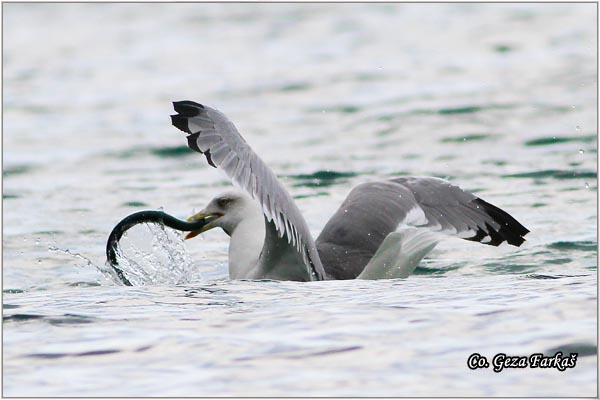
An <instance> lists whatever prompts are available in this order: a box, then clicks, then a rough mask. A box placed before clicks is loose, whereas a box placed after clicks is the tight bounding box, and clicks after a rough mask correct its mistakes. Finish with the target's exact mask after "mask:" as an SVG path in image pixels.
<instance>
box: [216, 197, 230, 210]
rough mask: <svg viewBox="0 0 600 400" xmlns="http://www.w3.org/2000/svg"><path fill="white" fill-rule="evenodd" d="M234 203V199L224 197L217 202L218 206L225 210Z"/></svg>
mask: <svg viewBox="0 0 600 400" xmlns="http://www.w3.org/2000/svg"><path fill="white" fill-rule="evenodd" d="M232 201H233V199H231V198H229V197H222V198H220V199H219V200H217V205H218V206H219V208H223V209H225V208H227V207H228V206H229V204H231V202H232Z"/></svg>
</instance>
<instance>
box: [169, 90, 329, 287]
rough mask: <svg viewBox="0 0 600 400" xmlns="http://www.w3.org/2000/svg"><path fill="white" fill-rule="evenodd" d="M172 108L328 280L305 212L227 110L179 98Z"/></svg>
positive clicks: (201, 147) (313, 271) (192, 138)
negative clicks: (248, 140)
mask: <svg viewBox="0 0 600 400" xmlns="http://www.w3.org/2000/svg"><path fill="white" fill-rule="evenodd" d="M173 106H174V108H175V111H176V112H177V113H178V114H176V115H172V116H171V121H172V123H173V125H174V126H175V127H177V128H178V129H180V130H182V131H184V132H186V133H188V134H189V135H188V137H187V139H188V146H189V147H190V148H191V149H193V150H195V151H197V152H200V153H203V154H204V155H205V156H206V159H207V161H208V163H209V164H210V165H212V166H213V167H215V168H216V167H219V168H221V169H223V170H224V171H225V173H226V174H227V176H229V178H231V180H232V181H233V182H235V183H236V184H238V185H239V186H240V187H241V188H242V189H244V190H246V191H247V192H248V193H250V195H251V196H252V197H253V198H255V199H257V200H258V201H259V203H260V204H261V207H262V210H263V213H264V214H265V218H266V219H267V221H268V222H272V223H273V224H274V226H275V228H276V230H277V233H278V235H279V237H281V238H283V237H284V236H285V237H286V238H287V241H288V244H289V245H290V246H294V248H295V249H296V251H297V252H298V253H299V254H300V255H301V256H302V260H303V262H304V263H305V265H306V267H307V269H308V271H309V274H310V275H312V276H314V277H315V279H317V280H322V279H324V270H323V266H322V264H321V261H320V259H319V255H318V253H317V250H316V246H315V243H314V241H313V239H312V237H311V235H310V231H309V229H308V226H307V224H306V221H305V220H304V218H303V216H302V214H301V213H300V210H298V207H297V206H296V204H295V203H294V201H293V200H292V198H291V196H290V195H289V193H288V192H287V191H286V190H285V188H284V187H283V185H282V184H281V183H280V182H279V180H278V179H277V177H276V176H275V174H274V173H273V172H272V171H271V170H270V169H269V167H268V166H267V165H266V164H265V163H264V162H263V161H262V160H261V159H260V158H259V157H258V155H257V154H256V153H255V152H254V151H253V150H252V148H250V146H249V145H248V143H246V141H245V140H244V138H242V136H241V135H240V134H239V132H238V130H237V129H236V127H235V126H234V125H233V123H232V122H231V121H230V120H229V119H228V118H227V117H226V116H225V115H224V114H223V113H221V112H219V111H217V110H215V109H212V108H210V107H207V106H203V105H201V104H198V103H196V102H193V101H189V100H186V101H178V102H174V103H173ZM270 225H271V224H270V223H269V224H267V228H268V227H269V226H270Z"/></svg>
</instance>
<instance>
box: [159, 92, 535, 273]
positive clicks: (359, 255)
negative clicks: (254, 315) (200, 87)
mask: <svg viewBox="0 0 600 400" xmlns="http://www.w3.org/2000/svg"><path fill="white" fill-rule="evenodd" d="M173 106H174V109H175V112H176V114H175V115H171V122H172V124H173V125H174V126H175V127H176V128H178V129H180V130H181V131H183V132H185V133H186V134H187V141H188V146H189V147H190V148H191V149H192V150H195V151H197V152H199V153H201V154H204V156H205V157H206V160H207V162H208V164H209V165H211V166H212V167H215V168H220V169H221V170H223V171H224V172H225V173H226V174H227V176H228V177H229V178H230V179H231V180H232V181H233V182H234V183H235V184H236V185H238V186H239V187H240V188H241V189H242V190H228V191H226V192H225V193H221V194H219V195H217V196H216V197H215V198H213V199H212V200H211V201H210V202H209V203H208V205H207V206H206V207H205V208H204V209H203V210H201V211H200V212H199V213H197V214H195V215H193V216H191V217H190V218H188V221H190V222H197V223H201V222H202V221H205V222H206V223H205V224H202V223H201V224H200V225H201V226H202V227H201V228H200V229H197V230H194V231H192V232H190V233H189V234H188V235H187V236H186V239H190V238H192V237H194V236H196V235H198V234H200V233H202V232H205V231H207V230H209V229H212V228H217V227H219V228H221V229H223V231H224V232H225V233H226V234H227V235H229V236H230V242H229V276H230V278H232V279H273V280H293V281H315V280H329V279H391V278H406V277H408V276H409V275H410V274H411V273H412V272H413V271H414V269H415V268H416V267H417V265H418V264H419V262H420V261H421V260H422V258H423V257H425V255H426V254H427V253H428V252H429V251H431V250H432V249H433V248H434V247H435V246H436V245H437V243H438V242H439V241H440V240H441V239H443V238H444V237H447V236H455V237H458V238H462V239H466V240H470V241H474V242H480V243H483V244H487V245H491V246H498V245H499V244H501V243H503V242H507V243H508V244H510V245H513V246H517V247H518V246H520V245H521V244H522V243H523V242H524V241H525V239H524V236H525V235H526V234H527V233H528V232H529V230H528V229H527V228H525V227H524V226H523V225H521V224H520V223H519V222H518V221H517V220H515V219H514V218H513V217H512V216H510V215H509V214H508V213H506V212H505V211H503V210H501V209H500V208H498V207H496V206H494V205H492V204H490V203H488V202H486V201H484V200H482V199H480V198H478V197H477V196H475V195H474V194H472V193H469V192H465V191H463V190H462V189H461V188H459V187H458V186H455V185H452V184H451V183H450V182H448V181H446V180H444V179H439V178H433V177H414V176H407V177H399V178H394V179H389V180H381V181H374V182H365V183H362V184H360V185H358V186H356V187H355V188H353V189H352V190H351V191H350V193H349V194H348V196H347V197H346V199H345V200H344V202H343V203H342V204H341V206H340V207H339V209H338V210H337V211H336V212H335V214H334V215H333V216H332V217H331V219H330V220H329V221H328V222H327V223H326V225H325V227H324V228H323V230H322V231H321V233H320V235H319V236H318V237H317V239H316V240H313V238H312V236H311V234H310V231H309V228H308V225H307V223H306V221H305V220H304V217H303V216H302V213H301V212H300V210H299V209H298V207H297V206H296V204H295V202H294V200H293V199H292V197H291V196H290V194H289V193H288V191H287V190H286V189H285V187H284V186H283V185H282V183H281V181H279V179H277V176H276V175H275V174H274V173H273V171H271V169H270V168H269V167H268V166H267V165H266V164H265V163H264V162H263V160H262V159H261V158H260V157H259V156H258V155H257V154H256V153H255V152H254V151H253V150H252V148H251V147H250V146H249V145H248V143H247V142H246V141H245V140H244V138H242V136H241V135H240V133H239V132H238V130H237V128H236V127H235V125H234V124H233V123H232V122H231V121H230V120H229V119H228V118H227V117H226V116H225V115H224V114H223V113H221V112H220V111H218V110H216V109H213V108H211V107H208V106H205V105H202V104H199V103H196V102H194V101H190V100H184V101H177V102H174V103H173Z"/></svg>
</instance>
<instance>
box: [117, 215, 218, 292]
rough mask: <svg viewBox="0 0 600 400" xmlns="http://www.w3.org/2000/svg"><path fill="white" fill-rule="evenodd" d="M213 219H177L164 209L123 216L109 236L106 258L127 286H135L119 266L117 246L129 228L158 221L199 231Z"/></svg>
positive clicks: (182, 229)
mask: <svg viewBox="0 0 600 400" xmlns="http://www.w3.org/2000/svg"><path fill="white" fill-rule="evenodd" d="M213 219H214V218H211V217H207V218H203V219H200V220H198V221H193V222H187V221H183V220H181V219H177V218H175V217H173V216H172V215H169V214H167V213H164V212H162V211H155V210H145V211H138V212H136V213H133V214H131V215H128V216H127V217H125V218H123V219H122V220H121V222H119V223H118V224H117V225H116V226H115V227H114V228H113V230H112V232H111V233H110V235H109V236H108V241H107V242H106V258H107V260H108V262H109V263H110V266H111V267H112V268H113V269H114V270H115V272H116V273H117V276H118V277H119V279H120V280H121V282H123V284H124V285H126V286H133V285H132V284H131V282H129V279H127V277H126V276H125V274H124V273H123V270H122V269H121V268H119V262H118V261H117V246H118V245H119V240H121V237H122V236H123V234H124V233H125V232H126V231H127V230H128V229H130V228H132V227H134V226H135V225H138V224H144V223H156V224H160V225H164V226H168V227H169V228H173V229H176V230H179V231H185V232H189V231H198V230H201V229H202V228H203V227H204V226H205V225H206V224H208V223H209V222H210V221H212V220H213Z"/></svg>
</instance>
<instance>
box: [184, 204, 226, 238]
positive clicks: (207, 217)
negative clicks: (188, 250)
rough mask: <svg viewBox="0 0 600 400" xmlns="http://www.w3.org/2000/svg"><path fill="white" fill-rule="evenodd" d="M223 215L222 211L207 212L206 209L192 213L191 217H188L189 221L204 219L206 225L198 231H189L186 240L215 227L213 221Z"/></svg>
mask: <svg viewBox="0 0 600 400" xmlns="http://www.w3.org/2000/svg"><path fill="white" fill-rule="evenodd" d="M222 216H223V214H221V213H207V212H205V211H200V212H199V213H197V214H194V215H192V216H191V217H189V218H188V219H187V221H188V222H196V221H200V220H204V222H205V223H206V225H204V226H203V227H202V229H199V230H197V231H191V232H190V233H188V234H187V235H186V236H185V240H188V239H191V238H193V237H196V236H198V235H199V234H201V233H202V232H206V231H208V230H210V229H212V228H214V227H215V225H214V224H213V222H214V221H216V220H217V219H219V218H221V217H222Z"/></svg>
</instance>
